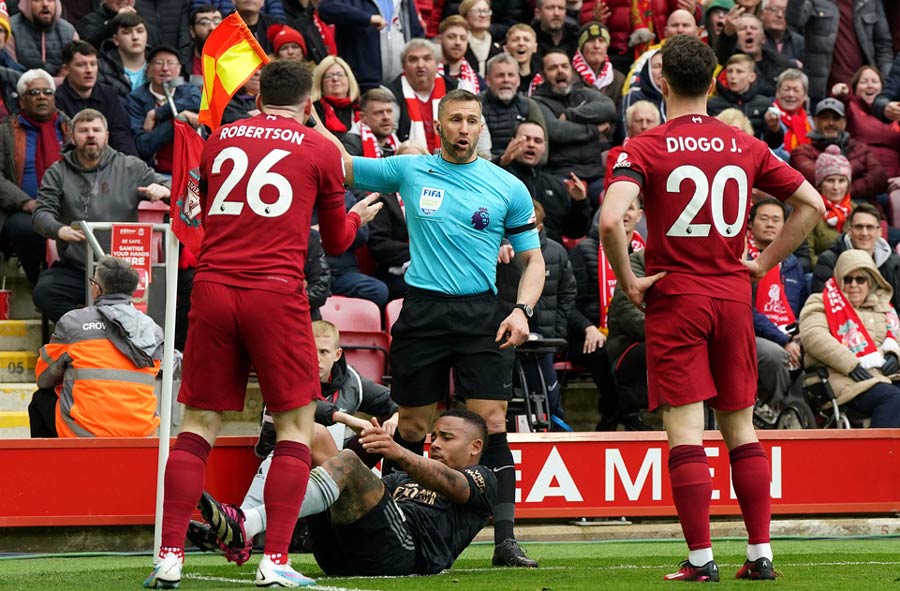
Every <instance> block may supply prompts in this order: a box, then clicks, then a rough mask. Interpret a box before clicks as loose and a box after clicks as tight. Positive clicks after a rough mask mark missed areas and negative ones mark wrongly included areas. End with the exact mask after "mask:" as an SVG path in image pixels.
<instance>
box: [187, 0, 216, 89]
mask: <svg viewBox="0 0 900 591" xmlns="http://www.w3.org/2000/svg"><path fill="white" fill-rule="evenodd" d="M221 22H222V13H221V12H219V10H218V9H217V8H216V7H215V6H213V5H212V4H202V5H200V6H198V7H197V8H195V9H194V11H193V12H191V16H190V19H189V20H188V23H189V25H190V26H189V28H188V32H189V33H190V36H191V40H190V43H186V44H184V45H182V46H181V65H182V66H183V67H184V70H185V72H187V74H188V77H189V79H190V81H191V83H192V84H197V85H198V86H202V85H203V78H202V76H203V60H202V57H201V56H202V55H203V46H204V45H205V44H206V39H207V37H209V34H210V33H212V32H213V30H215V28H216V27H218V26H219V23H221ZM195 76H201V78H199V79H198V78H194V77H195ZM198 82H199V84H198Z"/></svg>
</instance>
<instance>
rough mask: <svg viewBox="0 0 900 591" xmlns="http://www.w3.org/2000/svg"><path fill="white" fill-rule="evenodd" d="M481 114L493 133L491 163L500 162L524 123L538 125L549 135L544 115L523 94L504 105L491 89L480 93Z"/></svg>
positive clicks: (534, 103) (518, 94) (531, 100)
mask: <svg viewBox="0 0 900 591" xmlns="http://www.w3.org/2000/svg"><path fill="white" fill-rule="evenodd" d="M478 96H479V98H480V99H481V113H482V114H483V115H484V121H485V123H487V127H488V130H490V132H491V161H492V162H493V163H494V164H497V163H499V162H500V156H502V155H503V152H505V151H506V147H507V146H508V145H509V141H510V140H511V139H512V138H513V136H514V135H515V133H516V126H518V125H519V123H522V122H523V121H528V122H530V123H537V124H538V125H540V126H541V127H542V128H543V129H544V134H545V135H546V133H547V124H546V123H545V122H544V113H543V112H542V111H541V108H540V107H539V106H538V104H537V103H536V102H535V101H534V100H533V99H530V98H528V97H526V96H525V95H523V94H522V93H520V92H518V93H516V96H515V97H513V99H512V100H511V101H509V102H508V103H504V102H503V101H501V100H500V99H499V98H497V95H496V94H494V93H493V92H491V90H490V89H488V90H485V91H484V92H482V93H480V94H479V95H478Z"/></svg>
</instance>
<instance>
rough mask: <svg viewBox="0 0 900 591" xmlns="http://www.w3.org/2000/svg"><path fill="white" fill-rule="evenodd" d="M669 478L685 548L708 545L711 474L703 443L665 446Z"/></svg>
mask: <svg viewBox="0 0 900 591" xmlns="http://www.w3.org/2000/svg"><path fill="white" fill-rule="evenodd" d="M669 480H670V481H671V483H672V498H673V500H674V501H675V510H676V511H678V519H679V520H680V521H681V531H682V532H684V539H685V541H686V542H687V545H688V548H689V549H690V550H701V549H703V548H711V547H712V541H711V540H710V535H709V503H710V498H711V495H712V477H711V476H710V475H709V462H708V461H707V459H706V452H705V451H703V446H701V445H678V446H675V447H673V448H672V449H671V450H669Z"/></svg>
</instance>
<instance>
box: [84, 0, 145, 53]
mask: <svg viewBox="0 0 900 591" xmlns="http://www.w3.org/2000/svg"><path fill="white" fill-rule="evenodd" d="M123 12H137V10H136V9H135V8H134V0H103V2H101V3H100V5H99V6H97V7H96V8H95V9H94V10H93V11H91V12H89V13H87V14H86V15H84V16H83V17H82V18H81V20H79V21H78V22H77V23H76V24H75V29H76V30H77V31H78V37H79V38H81V40H82V41H86V42H88V43H90V44H91V45H93V46H94V47H100V46H101V45H102V44H103V42H104V41H106V40H107V39H110V38H112V36H113V33H115V29H113V27H112V20H113V19H114V18H115V17H116V15H118V14H121V13H123Z"/></svg>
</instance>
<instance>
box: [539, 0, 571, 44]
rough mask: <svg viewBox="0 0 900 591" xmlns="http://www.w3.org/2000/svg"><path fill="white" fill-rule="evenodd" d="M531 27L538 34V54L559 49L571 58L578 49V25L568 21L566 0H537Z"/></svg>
mask: <svg viewBox="0 0 900 591" xmlns="http://www.w3.org/2000/svg"><path fill="white" fill-rule="evenodd" d="M534 14H535V16H536V17H537V18H536V19H535V21H534V22H533V23H531V27H532V28H533V29H534V32H535V33H536V34H537V44H538V55H540V56H541V57H544V56H545V55H547V54H548V53H549V52H550V51H551V50H553V49H558V50H561V51H562V52H563V53H565V54H566V55H567V56H569V58H572V57H573V56H574V55H575V52H576V51H577V50H578V25H575V24H572V23H567V22H566V1H565V0H537V4H536V5H535V11H534Z"/></svg>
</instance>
